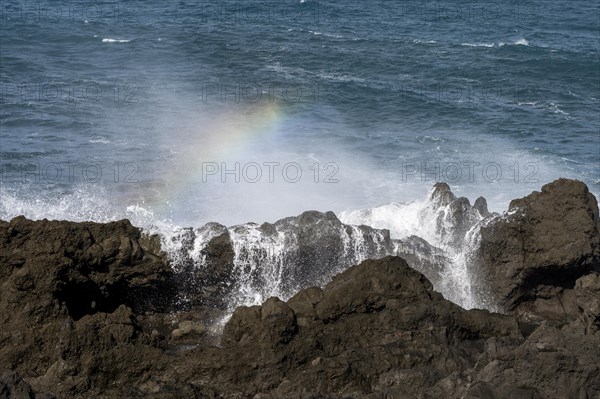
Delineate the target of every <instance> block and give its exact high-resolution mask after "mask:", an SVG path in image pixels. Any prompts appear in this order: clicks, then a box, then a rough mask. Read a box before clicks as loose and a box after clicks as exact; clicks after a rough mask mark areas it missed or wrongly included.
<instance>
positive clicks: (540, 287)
mask: <svg viewBox="0 0 600 399" xmlns="http://www.w3.org/2000/svg"><path fill="white" fill-rule="evenodd" d="M599 226H600V219H599V218H598V202H597V200H596V198H595V197H594V195H593V194H591V193H590V192H589V191H588V188H587V187H586V185H585V184H583V183H582V182H579V181H575V180H567V179H560V180H557V181H555V182H552V183H550V184H547V185H545V186H544V187H542V191H541V192H534V193H532V194H530V195H528V196H527V197H525V198H521V199H518V200H513V201H512V202H511V204H510V207H509V210H508V213H507V214H505V215H504V216H502V217H498V218H496V219H494V220H492V221H491V222H490V223H488V224H487V226H485V227H483V228H482V229H481V238H482V242H481V257H482V260H481V261H482V267H483V272H484V274H485V276H486V282H485V285H487V286H488V287H489V288H491V289H492V292H493V294H494V299H495V300H496V301H498V303H499V305H501V306H502V307H503V308H505V309H507V310H509V311H516V310H521V311H526V312H528V313H539V314H540V315H542V316H543V317H550V316H551V314H552V313H556V312H559V313H561V312H562V313H564V312H565V311H564V310H563V309H562V308H563V307H564V306H565V303H564V302H562V303H561V302H560V301H558V299H559V298H560V297H562V296H563V295H562V294H563V293H564V291H565V290H571V289H573V288H574V287H575V284H576V281H577V280H578V279H579V278H580V277H582V276H584V275H586V274H589V273H594V272H600V228H599ZM565 295H566V294H565ZM570 296H573V295H570ZM571 305H574V304H573V303H572V301H571ZM559 318H560V316H559Z"/></svg>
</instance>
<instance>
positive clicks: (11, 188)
mask: <svg viewBox="0 0 600 399" xmlns="http://www.w3.org/2000/svg"><path fill="white" fill-rule="evenodd" d="M0 4H1V6H2V13H1V15H0V17H1V28H0V33H1V38H0V81H1V89H2V91H1V98H0V101H1V103H2V104H1V124H0V129H1V132H0V163H1V165H2V186H1V195H2V198H1V199H0V218H4V219H7V218H10V217H12V216H15V215H17V214H22V213H24V214H26V215H27V216H29V217H34V218H40V217H51V218H65V219H74V220H80V219H95V220H110V219H115V218H120V217H131V215H132V214H136V215H138V216H139V215H140V214H144V215H151V219H152V220H156V219H165V220H169V221H172V222H174V223H177V224H181V225H189V226H198V225H200V224H201V223H204V222H207V221H210V220H216V221H220V222H222V223H226V224H233V223H240V222H245V221H250V220H253V221H257V222H262V221H272V220H275V219H277V218H279V217H284V216H288V215H292V214H297V213H299V212H301V211H303V210H306V209H318V210H323V211H325V210H333V211H336V212H339V211H342V210H346V209H357V208H365V207H371V206H376V205H379V204H382V203H386V202H390V201H410V200H413V199H420V198H422V197H423V196H424V195H425V194H426V192H427V190H428V189H429V188H430V187H431V185H432V184H433V182H434V181H438V180H445V181H448V182H449V183H450V185H451V186H452V188H453V190H454V191H455V192H456V193H458V194H460V195H465V196H468V197H469V198H471V199H474V198H475V197H476V196H479V195H484V196H486V198H488V201H489V203H490V206H491V208H492V209H493V210H496V211H502V210H503V209H505V208H506V206H507V204H508V202H509V201H510V199H512V198H515V197H518V196H522V195H525V194H527V193H529V192H531V191H533V190H539V188H540V187H541V185H542V184H545V183H547V182H549V181H551V180H553V179H555V178H558V177H571V178H577V179H580V180H582V181H584V182H585V183H587V184H588V186H589V187H590V190H591V191H592V192H594V193H595V194H596V195H598V193H600V166H599V165H600V22H599V21H600V4H599V3H598V2H597V1H582V0H576V1H571V2H564V1H558V0H550V1H543V2H542V1H536V2H515V1H499V2H494V3H489V2H459V1H449V0H448V1H439V2H417V1H394V0H373V1H368V2H367V1H356V0H344V1H330V0H322V1H318V2H317V1H310V0H306V1H305V2H300V1H298V0H294V1H290V0H278V1H258V2H257V1H244V2H239V1H230V0H226V1H220V2H216V1H208V2H192V1H173V2H164V1H154V0H151V1H144V2H134V1H121V2H70V1H69V2H61V1H58V2H57V1H52V2H43V1H42V2H37V1H36V2H27V1H25V2H17V1H4V0H2V2H1V3H0ZM269 162H273V163H274V162H277V163H278V164H271V165H272V168H273V169H272V170H270V169H269V166H265V163H269ZM236 163H239V167H238V169H236ZM286 165H287V166H288V168H287V169H285V173H284V166H286ZM215 168H217V170H215ZM223 169H227V170H229V171H230V172H229V174H222V171H223ZM213 172H214V173H213ZM269 172H273V173H272V176H270V175H269ZM298 172H301V173H302V175H301V176H300V175H299V173H298ZM236 179H237V180H239V181H236Z"/></svg>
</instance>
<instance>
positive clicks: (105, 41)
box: [102, 38, 130, 43]
mask: <svg viewBox="0 0 600 399" xmlns="http://www.w3.org/2000/svg"><path fill="white" fill-rule="evenodd" d="M129 42H130V40H127V39H111V38H105V39H102V43H129Z"/></svg>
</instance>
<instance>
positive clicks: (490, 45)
mask: <svg viewBox="0 0 600 399" xmlns="http://www.w3.org/2000/svg"><path fill="white" fill-rule="evenodd" d="M501 45H502V44H501ZM461 46H468V47H495V46H496V45H495V44H494V43H461Z"/></svg>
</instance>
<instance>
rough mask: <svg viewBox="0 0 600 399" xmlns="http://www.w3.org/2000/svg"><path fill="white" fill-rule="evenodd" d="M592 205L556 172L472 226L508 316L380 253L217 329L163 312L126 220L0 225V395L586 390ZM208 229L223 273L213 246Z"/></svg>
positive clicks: (318, 219) (597, 307)
mask: <svg viewBox="0 0 600 399" xmlns="http://www.w3.org/2000/svg"><path fill="white" fill-rule="evenodd" d="M444 193H445V194H443V195H441V196H440V198H441V199H440V201H442V202H443V201H446V200H444V198H446V197H448V199H449V202H448V201H446V202H447V204H446V205H444V206H445V207H448V206H450V204H451V203H452V202H453V201H456V200H457V199H456V198H451V196H450V195H449V194H448V193H446V192H445V191H444ZM594 200H595V199H594V198H593V197H592V196H591V195H590V194H589V193H588V192H587V189H586V188H585V186H583V185H581V184H580V183H578V182H572V181H565V180H561V181H558V182H555V183H553V184H551V185H549V186H545V187H544V189H543V190H542V193H535V194H532V195H531V196H529V197H526V198H525V199H523V200H519V201H517V202H515V203H514V204H516V205H515V206H513V207H511V211H513V212H512V213H511V215H509V216H507V217H505V218H503V219H501V218H499V219H493V220H492V221H491V222H489V223H488V225H487V227H486V228H485V232H484V233H483V237H482V240H483V241H482V242H483V245H484V247H483V248H482V251H483V252H482V253H483V255H484V257H483V259H484V260H485V263H484V264H482V267H485V269H484V270H486V271H488V270H489V272H490V273H496V274H495V276H496V277H495V281H490V282H489V284H491V285H490V287H493V289H494V292H496V293H497V295H500V294H502V293H503V294H504V295H505V296H504V297H501V298H505V303H507V304H512V305H513V306H512V307H510V309H512V313H511V314H495V313H490V312H488V311H486V310H464V309H462V308H460V307H459V306H457V305H455V304H453V303H451V302H449V301H447V300H446V299H444V298H443V297H442V295H441V294H439V293H437V292H435V291H434V290H433V286H432V284H431V282H430V281H429V280H428V279H427V278H426V277H425V276H424V275H423V274H421V273H420V272H418V271H416V270H414V269H413V268H411V267H410V266H409V265H408V264H407V262H406V261H405V260H403V259H401V258H399V257H385V258H383V259H379V260H366V261H364V262H362V263H360V264H358V265H356V266H352V267H350V268H348V269H347V270H345V271H343V272H342V273H340V274H338V275H337V276H335V277H334V278H333V279H332V280H331V281H330V282H329V283H328V284H327V285H325V286H324V287H323V288H320V287H309V288H305V289H303V290H301V291H299V292H297V293H296V294H295V295H294V296H292V297H291V298H290V299H289V300H287V301H282V300H280V299H278V298H270V299H268V300H267V301H266V302H264V303H263V304H262V305H261V306H252V307H239V308H238V309H236V310H235V312H234V313H233V315H232V316H231V318H230V320H229V321H228V322H227V323H226V324H225V326H224V327H223V329H222V331H221V332H219V331H217V332H216V333H215V326H210V325H204V324H203V323H202V320H203V319H204V317H205V312H206V309H205V308H202V307H192V308H190V309H187V310H186V311H185V312H184V313H175V312H173V308H172V307H171V305H172V304H173V302H172V301H173V297H174V296H175V293H174V292H173V284H174V281H175V283H176V282H177V278H176V277H174V273H173V272H172V270H171V268H170V267H169V265H168V264H167V262H166V261H165V260H164V259H163V258H162V257H161V255H160V251H159V250H158V249H157V247H156V245H155V244H156V242H155V241H153V240H152V239H151V238H148V237H142V236H140V232H139V230H138V229H136V228H134V227H132V226H131V225H130V224H129V223H128V222H127V221H120V222H114V223H108V224H96V223H71V222H49V221H39V222H32V221H29V220H26V219H24V218H16V219H14V220H12V221H11V222H0V323H1V326H2V327H1V328H0V398H3V397H11V398H12V397H30V398H31V397H34V398H40V397H41V398H43V397H50V395H54V396H55V397H57V398H92V397H93V398H183V397H185V398H187V397H189V398H257V399H260V398H339V399H341V398H372V399H375V398H378V399H379V398H423V399H430V398H444V399H446V398H450V399H454V398H456V399H458V398H472V399H474V398H486V399H487V398H496V399H514V398H543V399H555V398H561V399H562V398H568V399H570V398H577V399H595V398H598V397H599V396H600V275H599V274H598V273H596V271H595V270H596V265H597V263H596V262H597V250H598V241H597V237H598V236H597V234H598V210H597V204H596V203H595V202H594ZM459 202H460V201H459ZM463 209H467V208H463ZM478 209H483V207H482V205H481V201H480V203H479V205H478ZM469 212H470V211H469ZM477 212H479V210H477ZM459 214H460V213H459ZM463 215H464V213H463ZM586 215H587V216H586ZM323 217H324V218H325V221H323V219H322V218H323ZM305 218H308V219H310V220H311V222H310V223H329V226H330V227H326V228H325V229H324V231H325V232H327V231H333V230H334V228H337V227H340V226H338V225H337V222H336V221H335V220H333V219H332V218H331V217H329V216H327V215H324V216H323V215H319V214H314V213H313V214H309V215H305ZM308 219H306V220H308ZM306 220H305V221H306ZM456 220H461V219H460V218H458V217H457V218H456ZM462 220H466V219H465V218H462ZM296 222H297V220H293V221H291V222H287V223H296ZM306 223H307V224H310V223H309V222H308V221H307V222H306ZM336 226H337V227H336ZM271 227H272V225H271V226H265V229H267V228H271ZM330 228H331V230H330ZM341 228H345V227H344V226H341ZM306 229H307V230H305V231H306V232H307V233H308V234H307V235H306V239H307V240H308V238H309V236H310V234H313V233H314V234H316V231H313V230H311V228H310V227H309V226H306ZM294 231H296V230H294ZM354 231H355V230H354ZM217 232H218V231H217ZM364 232H367V230H364ZM193 233H194V234H196V232H193ZM186 234H190V233H186ZM227 234H230V230H228V231H227ZM190 236H191V234H190ZM320 237H321V239H324V240H325V241H327V240H328V238H327V236H320ZM568 237H570V239H569V238H568ZM209 238H210V239H209V241H212V240H215V239H216V240H217V241H216V242H215V246H214V247H213V248H212V249H211V248H208V250H207V251H206V253H205V254H204V255H206V256H208V257H211V256H212V257H213V258H214V259H221V260H219V261H215V262H217V265H221V266H222V267H223V269H219V268H216V269H215V270H222V276H226V275H227V268H228V266H227V264H228V262H229V260H228V259H229V257H230V256H231V250H232V248H231V247H230V245H229V244H228V241H229V240H228V239H227V236H226V235H225V232H224V231H221V234H217V235H215V236H214V237H212V238H211V237H209ZM219 240H221V242H220V243H219ZM309 242H310V240H309ZM334 242H335V241H334ZM332 245H333V244H332ZM554 247H557V248H560V249H559V250H554ZM307 248H308V247H307ZM314 248H315V250H318V247H317V246H315V247H314ZM329 248H333V246H330V247H329ZM508 250H511V251H514V254H516V255H514V256H511V255H509V254H507V253H505V251H508ZM326 259H328V258H326ZM314 261H315V262H318V258H315V260H314ZM415 261H416V262H418V258H417V257H416V256H415ZM219 262H220V263H219ZM501 267H505V269H498V268H501ZM529 269H532V270H531V271H529ZM499 270H503V271H502V272H500V271H499ZM542 271H543V273H542ZM505 272H506V273H505ZM492 275H494V274H492ZM565 281H566V282H565ZM503 284H506V286H503ZM17 373H18V374H17Z"/></svg>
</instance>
